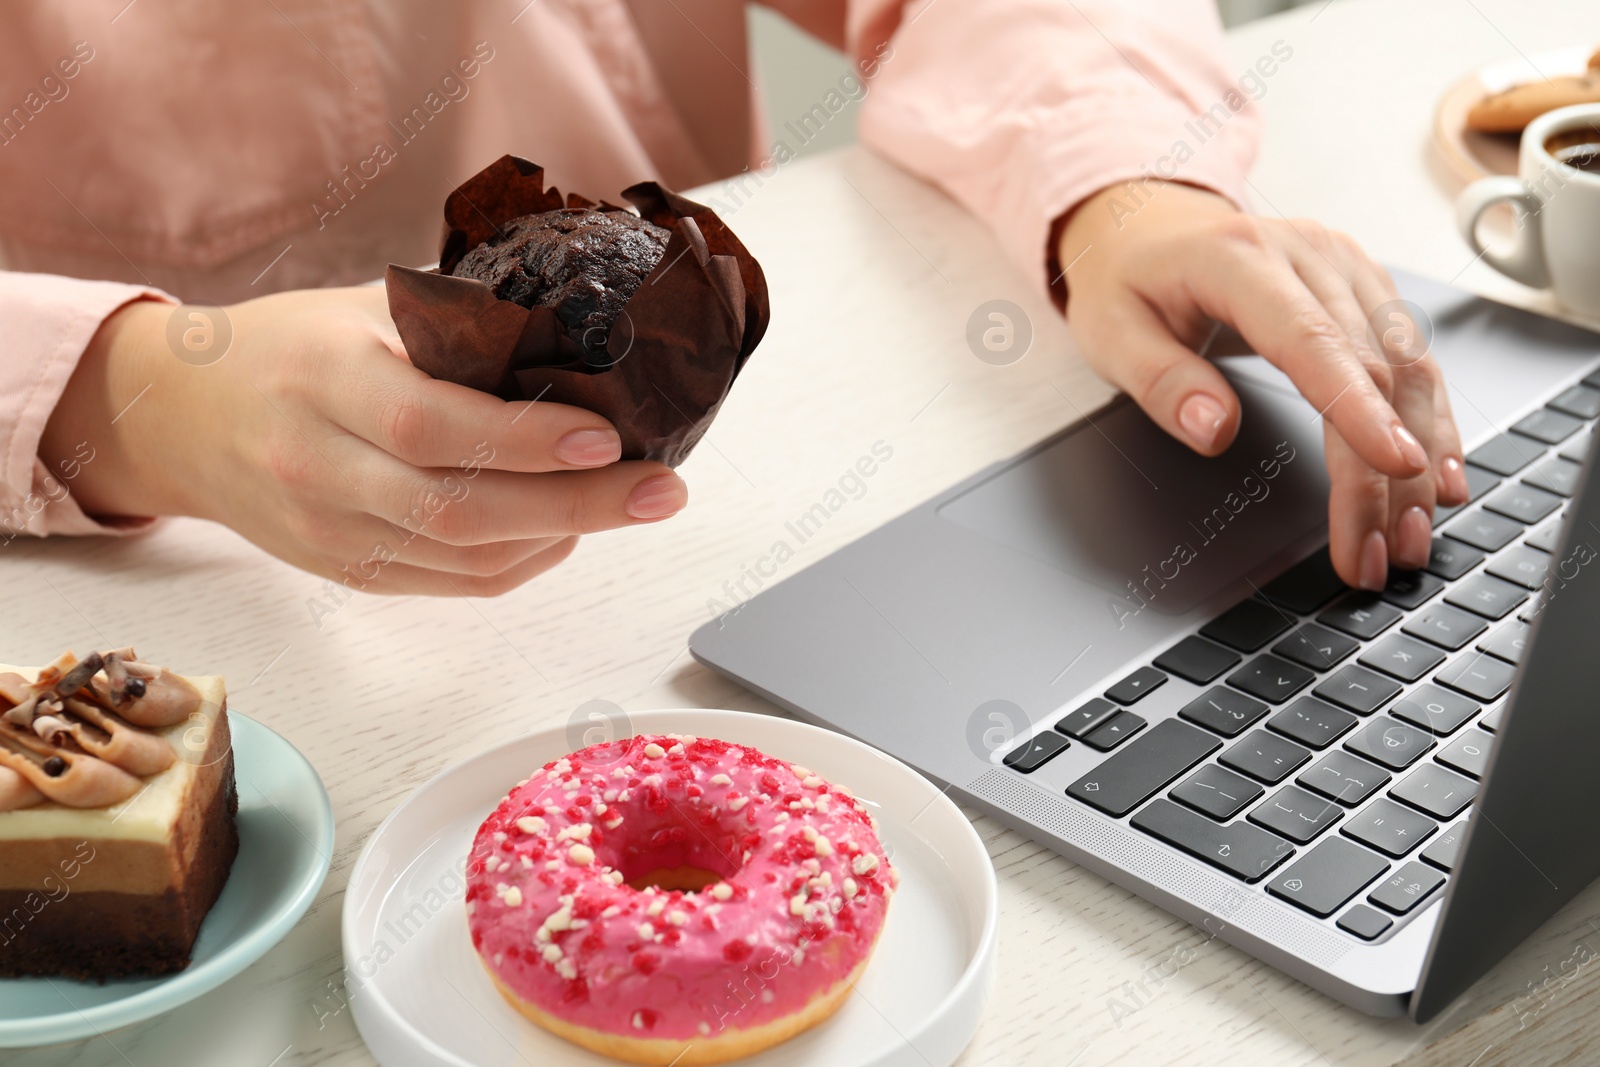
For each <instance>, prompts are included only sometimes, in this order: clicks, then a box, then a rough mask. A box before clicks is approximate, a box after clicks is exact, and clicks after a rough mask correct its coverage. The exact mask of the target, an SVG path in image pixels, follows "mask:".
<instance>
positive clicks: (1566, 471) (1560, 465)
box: [1522, 456, 1583, 497]
mask: <svg viewBox="0 0 1600 1067" xmlns="http://www.w3.org/2000/svg"><path fill="white" fill-rule="evenodd" d="M1582 478H1583V465H1582V464H1581V463H1574V462H1572V460H1570V459H1562V458H1561V457H1560V456H1551V457H1550V458H1549V459H1547V460H1545V461H1544V462H1543V463H1541V464H1539V465H1538V466H1537V467H1535V468H1533V470H1531V471H1529V472H1528V473H1527V474H1525V475H1523V477H1522V480H1523V481H1524V482H1527V483H1528V484H1529V485H1531V486H1533V487H1534V488H1536V489H1543V490H1544V491H1545V492H1547V493H1554V494H1556V495H1557V496H1568V497H1569V496H1571V495H1572V494H1574V493H1576V492H1577V491H1578V486H1579V485H1580V484H1581V481H1582Z"/></svg>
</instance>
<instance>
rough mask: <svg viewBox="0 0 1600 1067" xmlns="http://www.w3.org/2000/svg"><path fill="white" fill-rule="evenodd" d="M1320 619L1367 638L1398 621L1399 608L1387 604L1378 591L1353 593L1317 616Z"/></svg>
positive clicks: (1354, 635)
mask: <svg viewBox="0 0 1600 1067" xmlns="http://www.w3.org/2000/svg"><path fill="white" fill-rule="evenodd" d="M1317 621H1318V622H1320V623H1322V625H1324V626H1331V627H1333V628H1334V629H1335V630H1343V631H1344V632H1345V633H1347V634H1349V635H1350V636H1351V637H1358V638H1360V639H1361V640H1363V641H1367V640H1371V639H1372V638H1374V637H1377V636H1378V635H1379V634H1381V633H1383V631H1385V630H1387V629H1388V628H1389V627H1391V626H1393V625H1394V624H1395V623H1397V622H1399V621H1400V611H1399V610H1398V609H1397V608H1394V607H1391V606H1390V605H1388V604H1385V603H1384V602H1383V601H1382V600H1380V599H1379V598H1378V594H1376V593H1361V592H1352V593H1351V594H1350V595H1348V596H1346V597H1343V598H1342V599H1340V600H1338V601H1336V602H1335V603H1334V605H1333V607H1331V608H1329V609H1328V610H1327V611H1324V612H1323V613H1322V614H1321V615H1318V616H1317Z"/></svg>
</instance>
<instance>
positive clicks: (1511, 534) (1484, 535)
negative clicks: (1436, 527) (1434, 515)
mask: <svg viewBox="0 0 1600 1067" xmlns="http://www.w3.org/2000/svg"><path fill="white" fill-rule="evenodd" d="M1444 532H1445V533H1446V534H1448V535H1450V536H1451V537H1454V538H1455V539H1456V540H1457V541H1464V542H1466V543H1467V544H1469V545H1471V546H1472V547H1473V548H1481V549H1483V550H1484V551H1485V552H1498V551H1500V550H1501V549H1502V548H1504V547H1506V546H1507V545H1509V544H1510V543H1511V542H1513V541H1515V540H1516V539H1517V538H1518V537H1520V536H1522V527H1521V526H1519V525H1517V524H1516V523H1514V522H1512V521H1511V520H1510V519H1507V518H1502V517H1501V516H1499V515H1494V514H1491V513H1490V512H1487V511H1484V510H1483V509H1481V508H1479V509H1478V510H1476V511H1472V512H1469V513H1468V514H1466V515H1463V516H1461V518H1459V519H1457V520H1456V521H1455V522H1452V523H1451V524H1450V525H1449V526H1448V527H1446V528H1445V531H1444Z"/></svg>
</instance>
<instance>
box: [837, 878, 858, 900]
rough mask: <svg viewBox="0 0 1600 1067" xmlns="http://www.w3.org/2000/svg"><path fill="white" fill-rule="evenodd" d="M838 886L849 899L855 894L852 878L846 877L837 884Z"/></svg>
mask: <svg viewBox="0 0 1600 1067" xmlns="http://www.w3.org/2000/svg"><path fill="white" fill-rule="evenodd" d="M839 888H840V889H842V890H844V895H845V898H846V899H849V898H851V897H853V896H855V895H856V891H857V890H856V880H855V879H854V878H846V879H845V880H844V881H843V882H841V883H840V884H839Z"/></svg>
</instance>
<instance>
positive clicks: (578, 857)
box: [567, 845, 594, 867]
mask: <svg viewBox="0 0 1600 1067" xmlns="http://www.w3.org/2000/svg"><path fill="white" fill-rule="evenodd" d="M567 862H569V863H571V864H572V865H573V866H574V867H587V866H589V864H591V863H593V862H594V849H592V848H590V847H589V846H588V845H573V846H572V847H571V848H569V849H567Z"/></svg>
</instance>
